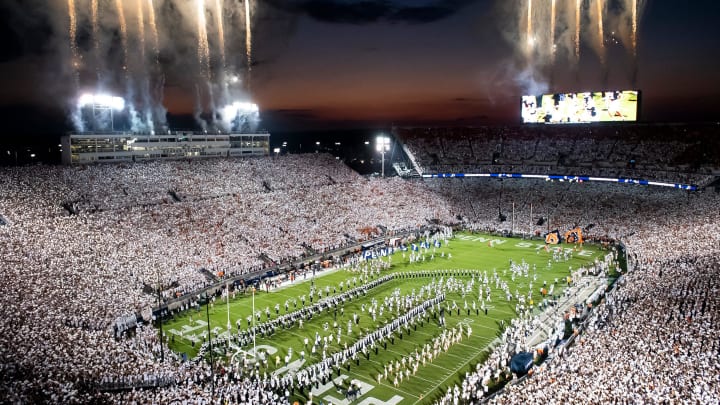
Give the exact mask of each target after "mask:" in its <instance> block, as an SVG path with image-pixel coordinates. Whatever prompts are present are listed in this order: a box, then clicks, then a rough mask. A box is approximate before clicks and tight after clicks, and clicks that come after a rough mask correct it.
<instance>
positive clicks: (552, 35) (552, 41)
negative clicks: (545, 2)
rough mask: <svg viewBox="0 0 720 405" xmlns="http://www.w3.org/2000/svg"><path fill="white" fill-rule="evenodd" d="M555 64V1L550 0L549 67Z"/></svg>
mask: <svg viewBox="0 0 720 405" xmlns="http://www.w3.org/2000/svg"><path fill="white" fill-rule="evenodd" d="M554 64H555V0H550V66H553V65H554Z"/></svg>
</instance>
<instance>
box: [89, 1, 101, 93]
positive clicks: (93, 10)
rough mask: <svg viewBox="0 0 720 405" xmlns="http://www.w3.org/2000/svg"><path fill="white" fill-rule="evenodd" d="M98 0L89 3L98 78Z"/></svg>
mask: <svg viewBox="0 0 720 405" xmlns="http://www.w3.org/2000/svg"><path fill="white" fill-rule="evenodd" d="M98 18H99V15H98V0H91V2H90V19H91V20H92V21H91V23H92V38H93V51H94V52H95V65H96V66H95V70H96V72H97V75H98V79H99V78H100V65H101V63H102V61H101V60H100V24H99V22H98Z"/></svg>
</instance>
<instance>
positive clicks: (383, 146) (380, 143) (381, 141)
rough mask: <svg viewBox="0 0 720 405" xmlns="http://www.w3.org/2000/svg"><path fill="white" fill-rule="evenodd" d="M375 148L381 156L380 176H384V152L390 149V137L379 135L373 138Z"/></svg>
mask: <svg viewBox="0 0 720 405" xmlns="http://www.w3.org/2000/svg"><path fill="white" fill-rule="evenodd" d="M375 150H376V151H378V152H380V155H381V156H382V169H381V172H382V177H385V152H389V151H390V138H388V137H387V136H384V135H381V136H378V137H377V138H375Z"/></svg>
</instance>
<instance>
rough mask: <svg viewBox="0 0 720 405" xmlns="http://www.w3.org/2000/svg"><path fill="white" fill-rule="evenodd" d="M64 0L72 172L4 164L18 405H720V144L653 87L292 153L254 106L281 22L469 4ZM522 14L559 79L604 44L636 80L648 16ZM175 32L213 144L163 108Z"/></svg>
mask: <svg viewBox="0 0 720 405" xmlns="http://www.w3.org/2000/svg"><path fill="white" fill-rule="evenodd" d="M62 3H63V6H62V7H60V8H59V9H55V8H51V9H50V10H49V11H48V10H44V11H41V13H42V14H43V15H45V16H46V18H48V21H54V22H55V23H57V22H58V21H59V23H58V24H59V26H60V27H61V28H62V29H63V31H62V32H63V34H62V36H61V37H62V39H63V41H65V42H63V44H65V45H64V46H65V47H66V49H65V51H64V53H63V54H62V58H63V59H62V60H63V61H64V63H65V69H66V70H67V72H65V73H63V74H65V75H66V76H65V77H66V78H68V83H69V86H71V87H73V89H72V91H71V93H72V96H70V97H69V98H70V99H71V101H69V102H67V103H66V105H65V107H66V109H65V111H66V113H67V118H66V119H67V122H68V123H69V125H70V126H71V128H69V129H68V130H67V131H62V134H59V136H58V137H57V140H55V138H53V148H54V145H55V144H57V149H53V150H57V152H58V153H57V155H58V156H57V157H58V159H57V161H54V162H39V161H37V160H32V159H35V158H36V155H35V152H34V150H31V149H27V150H25V149H24V148H23V149H22V150H20V153H21V154H23V153H24V154H27V155H28V156H30V157H32V159H31V160H27V162H26V163H28V164H21V163H23V162H24V161H20V160H18V155H17V152H15V153H14V155H13V152H11V150H7V153H6V155H7V156H3V159H4V160H0V164H1V165H0V190H1V191H0V263H1V264H2V271H0V285H2V288H3V292H4V293H3V294H0V304H1V305H2V307H3V309H4V311H3V314H4V316H3V317H1V318H0V377H1V379H2V382H1V383H0V398H2V402H3V403H12V404H26V403H27V404H35V403H37V404H42V403H51V404H55V403H58V404H76V403H91V404H93V403H98V404H101V403H118V404H125V403H127V404H287V405H290V404H293V405H294V404H298V405H299V404H307V405H312V404H315V405H319V404H323V405H325V404H335V405H341V404H342V405H349V404H360V405H371V404H389V405H398V404H399V405H417V404H432V405H450V404H453V405H455V404H482V403H489V404H526V403H552V404H555V403H593V404H595V403H598V404H600V403H673V404H674V403H695V404H701V403H702V404H705V403H717V402H718V398H720V382H719V381H718V375H719V374H718V370H720V360H719V359H720V357H719V355H720V338H719V337H718V336H720V326H719V325H718V317H719V316H720V298H718V296H717V295H716V294H717V292H718V289H719V288H720V273H719V272H718V269H719V268H720V233H719V232H718V230H719V229H720V215H719V213H720V125H719V124H718V123H717V122H686V123H656V122H648V121H642V119H641V117H642V115H641V111H642V110H643V109H642V105H641V102H642V103H645V102H647V101H649V100H650V101H652V98H653V97H654V96H653V94H656V93H653V92H652V91H647V92H646V91H645V90H642V91H641V90H638V87H637V86H635V85H636V83H634V80H629V81H628V83H626V84H627V85H626V86H625V87H618V88H617V89H616V90H614V89H612V88H610V87H608V86H605V84H604V83H603V84H602V85H598V86H597V88H595V89H588V88H584V87H581V86H577V87H576V88H572V89H569V88H563V89H559V86H549V87H546V88H537V87H532V86H531V87H528V88H522V89H520V90H521V91H520V92H517V91H515V90H518V89H514V90H513V92H514V93H513V100H512V105H514V106H515V107H514V108H515V109H516V111H515V112H514V116H515V120H514V122H512V123H503V124H485V125H460V124H458V125H440V124H438V125H425V124H424V123H418V124H416V125H410V124H408V125H404V124H390V125H387V126H386V127H384V128H383V129H382V130H373V131H372V135H363V136H357V137H356V138H355V139H347V138H342V137H339V138H337V139H336V138H333V139H332V141H330V142H329V141H326V140H323V141H322V143H321V141H317V140H316V139H319V138H318V137H316V136H315V135H311V136H309V137H306V138H302V139H300V140H293V141H296V143H298V144H300V143H302V142H305V144H306V145H308V144H309V145H311V146H310V147H309V148H308V147H307V146H306V147H305V149H304V150H302V145H300V148H299V149H300V150H296V149H292V148H291V147H289V146H288V142H286V141H282V139H285V138H282V139H281V138H280V137H277V138H276V135H274V134H273V133H272V132H271V131H270V130H267V129H266V127H265V126H264V118H263V117H264V116H263V113H264V111H262V109H261V107H260V106H259V105H258V104H256V102H255V98H254V96H253V95H254V94H256V92H257V91H258V90H257V88H256V86H257V84H256V83H257V82H253V81H252V80H253V78H254V77H256V76H255V75H261V74H262V72H261V71H262V69H263V68H264V66H266V65H267V64H271V62H268V61H266V60H261V61H260V62H258V61H257V59H255V54H254V52H257V48H258V46H255V45H254V44H255V43H254V39H253V36H254V35H260V33H262V30H263V24H267V25H272V24H279V23H280V21H282V20H281V19H280V17H278V16H281V15H282V16H283V18H289V17H287V15H296V16H300V17H297V18H298V19H299V20H298V21H300V22H298V21H295V20H293V24H291V25H292V27H296V26H300V27H301V26H302V21H305V20H302V19H303V18H304V19H310V20H313V21H315V20H317V21H320V22H321V23H322V24H323V27H325V28H326V27H327V26H329V25H332V24H336V23H342V24H348V23H349V24H355V25H353V27H354V28H353V29H356V28H358V27H360V26H362V25H363V24H377V20H380V21H384V22H383V24H384V23H385V22H389V24H388V25H390V26H393V27H395V26H396V24H401V25H402V24H406V23H413V24H426V23H429V22H430V21H432V22H434V21H435V20H432V19H431V18H430V17H429V16H431V15H434V14H432V13H439V16H438V17H433V18H437V19H438V20H442V19H444V18H446V17H447V14H452V15H454V14H455V12H456V11H459V10H460V9H461V8H462V7H465V6H464V5H463V6H462V7H461V6H457V7H459V8H458V9H457V10H456V9H454V7H456V6H455V5H447V4H446V5H444V6H442V7H446V8H442V9H441V10H440V11H438V10H437V9H436V8H437V7H440V6H438V4H436V3H435V2H432V1H428V2H425V3H427V4H425V3H423V4H425V5H424V6H422V7H419V6H417V5H413V6H408V5H407V3H405V2H402V1H388V2H386V3H383V4H385V6H387V5H388V4H392V7H390V8H389V10H386V11H384V12H383V13H384V14H383V13H380V14H377V15H368V14H366V13H369V12H370V11H368V10H362V13H359V14H358V13H356V11H357V10H356V9H355V8H353V7H351V6H350V5H348V3H344V2H332V1H330V2H329V3H332V4H333V7H334V8H331V9H329V10H330V11H327V10H326V9H323V11H318V10H316V9H313V8H312V7H310V6H309V5H308V4H306V3H304V2H299V1H297V2H296V1H288V2H287V4H284V5H283V4H274V2H268V4H265V5H264V4H263V2H255V1H250V0H244V1H241V2H234V1H233V2H231V1H221V0H218V1H216V2H214V1H207V2H206V1H202V0H200V1H197V2H187V3H188V4H190V3H192V4H190V5H187V4H184V3H182V2H173V1H170V0H166V1H156V2H153V1H152V0H149V1H138V2H137V3H136V2H134V1H133V2H129V1H128V2H121V1H117V2H104V1H99V2H98V1H96V0H87V1H85V0H77V1H75V0H70V1H68V2H67V4H65V3H64V2H62ZM131 3H132V4H131ZM329 3H328V4H329ZM460 3H462V2H460ZM518 3H519V4H520V5H514V6H513V13H515V14H513V15H514V16H516V17H517V18H516V20H517V21H519V23H517V26H515V27H514V34H515V35H516V36H517V37H518V38H519V39H518V43H519V45H518V47H517V49H515V52H516V56H517V57H518V58H519V62H518V63H520V64H526V65H527V66H530V67H533V66H535V67H538V69H536V70H533V72H534V73H532V74H531V76H533V77H532V78H533V80H543V79H544V78H546V77H545V76H548V72H547V71H546V68H547V66H552V64H558V63H560V59H561V58H566V59H567V60H568V61H570V62H572V61H573V60H574V61H575V62H574V63H576V64H577V63H579V62H578V60H579V58H580V53H581V50H583V52H585V51H588V50H589V49H594V52H596V53H597V54H596V55H595V56H596V57H597V58H598V62H600V63H599V65H603V67H601V68H600V70H605V67H604V64H605V62H606V58H608V57H610V56H611V55H612V50H608V49H606V48H610V47H611V44H615V45H616V46H617V47H622V48H623V49H624V50H625V51H627V52H626V53H628V54H629V55H630V56H631V59H633V60H634V61H635V62H633V63H637V59H634V58H636V56H637V29H638V25H639V21H640V16H641V15H642V9H643V7H644V5H645V4H644V3H645V2H643V1H637V0H622V1H618V2H617V3H618V4H606V3H605V2H604V1H601V0H598V1H597V2H595V1H591V2H587V1H586V2H582V1H578V2H566V3H568V4H563V5H560V2H557V4H556V2H555V1H554V0H553V1H551V2H550V1H548V2H537V1H536V2H535V4H533V1H532V0H527V1H522V2H518ZM545 3H547V4H545ZM571 3H572V4H571ZM373 4H374V3H373ZM86 6H87V7H86ZM325 6H327V5H325ZM596 6H597V7H596ZM263 7H267V9H264V8H263ZM273 7H274V8H275V9H276V11H275V12H277V13H279V14H272V13H270V12H269V11H267V10H269V9H271V8H273ZM348 7H350V8H348ZM378 7H380V6H378V5H377V4H376V5H375V8H376V9H377V8H378ZM277 10H280V11H282V13H285V14H282V13H280V11H277ZM493 10H494V9H493ZM371 11H372V10H371ZM374 12H377V11H374ZM494 12H496V11H493V13H494ZM497 12H498V13H499V11H497ZM293 13H294V14H293ZM27 15H30V14H27ZM27 15H26V16H27ZM357 15H360V17H357ZM351 17H352V18H351ZM621 17H622V18H621ZM353 18H360V20H353ZM25 21H29V20H25ZM173 23H177V27H180V28H177V29H179V30H185V31H182V32H183V33H185V34H188V35H187V36H188V38H190V39H191V41H190V43H189V44H187V43H185V44H183V46H185V45H187V46H186V48H187V49H190V50H191V52H189V53H185V54H184V55H185V56H187V55H190V56H191V58H192V59H193V60H192V66H193V69H195V70H194V71H193V72H188V71H187V69H185V68H182V69H179V70H180V71H182V73H183V74H185V75H188V76H193V79H192V80H195V83H196V84H195V85H193V86H190V87H192V88H191V92H190V93H191V98H192V100H193V103H194V104H195V106H194V108H195V110H194V111H193V112H192V113H191V114H189V115H188V116H189V122H192V124H193V125H194V129H189V130H180V129H176V128H178V127H180V125H178V127H174V126H173V125H174V124H175V123H176V122H178V120H177V118H174V119H175V121H173V120H171V119H168V117H172V114H169V113H168V110H167V109H166V107H165V106H166V103H167V104H172V102H173V101H172V100H165V98H166V95H165V93H164V92H167V96H168V97H170V98H172V97H177V98H178V99H180V98H182V97H183V96H182V95H181V93H182V92H181V91H180V90H178V87H179V85H178V84H177V83H175V82H173V80H170V83H167V84H166V83H165V75H164V73H162V72H163V69H167V70H168V71H170V70H172V69H171V67H170V66H171V65H173V63H179V62H176V61H175V59H174V58H173V57H171V55H169V51H168V48H170V47H171V46H173V45H171V44H175V43H176V42H181V41H183V40H186V41H187V39H181V38H176V35H175V31H173V30H172V29H170V27H171V26H172V27H175V26H174V25H173ZM305 23H306V22H305ZM408 25H411V24H408ZM585 25H587V26H585ZM561 26H562V27H564V28H560V27H561ZM183 27H184V28H183ZM403 27H404V25H403ZM267 29H271V28H267ZM298 29H301V28H298ZM403 29H405V28H403ZM561 30H562V35H560V32H561ZM604 30H607V33H604ZM615 30H617V34H616V31H615ZM598 31H599V34H597V32H598ZM178 32H180V31H178ZM610 33H611V34H610ZM594 35H598V37H597V38H596V37H595V36H594ZM623 35H624V36H623ZM586 37H587V38H586ZM605 37H608V38H606V39H605ZM563 41H565V42H567V44H565V45H563ZM259 43H260V44H261V45H262V44H264V42H263V41H262V40H260V41H259ZM566 45H567V46H566ZM566 48H567V49H566ZM560 50H562V52H561V51H560ZM566 52H569V53H568V54H567V55H566V54H565V53H566ZM103 55H105V56H107V57H110V56H112V57H113V58H115V59H113V61H103V60H104V59H103V57H102V56H103ZM195 58H196V59H195ZM111 62H113V63H114V62H118V63H119V64H120V65H122V69H119V68H117V67H109V65H111ZM570 62H568V63H570ZM548 63H549V65H548ZM533 69H534V68H533ZM531 70H532V69H531ZM258 71H260V72H258ZM110 72H112V73H110ZM601 73H603V72H601ZM605 73H606V72H604V73H603V74H605ZM605 75H606V74H605ZM168 76H170V74H168ZM549 76H552V77H553V80H560V79H561V78H560V77H558V76H559V73H558V74H555V73H552V74H549ZM606 76H607V75H606ZM325 79H327V80H333V79H332V78H330V77H329V76H328V77H325ZM88 83H90V84H88ZM108 83H114V84H113V85H109V84H108ZM118 83H120V84H122V85H118ZM250 83H253V85H252V86H251V85H250ZM260 83H263V84H265V85H267V86H272V84H268V83H267V82H262V81H260ZM122 88H125V89H126V91H125V92H124V93H123V90H122ZM556 89H558V90H556ZM628 89H630V90H628ZM515 93H517V94H515ZM121 94H122V95H121ZM456 101H457V100H456ZM518 104H520V105H519V106H518ZM518 107H519V108H518ZM293 114H299V115H302V116H303V117H304V116H305V115H307V114H308V113H307V112H306V111H300V112H299V113H298V112H297V111H294V112H293ZM418 121H421V120H418ZM284 136H286V135H284ZM278 139H281V140H278ZM353 142H354V143H353ZM341 144H345V145H346V147H345V148H344V149H342V148H340V146H341ZM324 145H332V146H334V147H329V146H324ZM348 145H349V146H348ZM31 152H32V155H29V153H31ZM3 154H5V152H3ZM366 160H367V162H368V163H367V164H366V162H365V161H366ZM358 162H362V164H360V163H358ZM358 168H361V169H358ZM368 168H369V169H368Z"/></svg>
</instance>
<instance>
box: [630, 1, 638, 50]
mask: <svg viewBox="0 0 720 405" xmlns="http://www.w3.org/2000/svg"><path fill="white" fill-rule="evenodd" d="M631 1H632V52H633V57H637V28H638V1H639V0H631Z"/></svg>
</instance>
